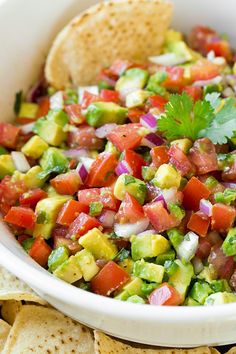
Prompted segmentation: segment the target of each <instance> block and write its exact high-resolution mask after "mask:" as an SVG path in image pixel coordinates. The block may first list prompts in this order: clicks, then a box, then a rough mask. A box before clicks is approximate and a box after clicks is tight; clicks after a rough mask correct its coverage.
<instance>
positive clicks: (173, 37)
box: [165, 29, 183, 46]
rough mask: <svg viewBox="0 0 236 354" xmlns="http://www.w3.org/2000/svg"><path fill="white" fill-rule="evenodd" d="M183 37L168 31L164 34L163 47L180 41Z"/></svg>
mask: <svg viewBox="0 0 236 354" xmlns="http://www.w3.org/2000/svg"><path fill="white" fill-rule="evenodd" d="M182 39H183V35H182V33H181V32H179V31H175V30H173V29H169V30H168V31H167V32H166V34H165V46H167V45H169V44H170V43H172V42H178V41H182Z"/></svg>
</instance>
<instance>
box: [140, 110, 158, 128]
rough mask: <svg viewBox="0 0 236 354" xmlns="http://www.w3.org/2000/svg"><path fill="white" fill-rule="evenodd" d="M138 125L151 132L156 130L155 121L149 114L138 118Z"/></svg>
mask: <svg viewBox="0 0 236 354" xmlns="http://www.w3.org/2000/svg"><path fill="white" fill-rule="evenodd" d="M140 123H141V124H142V125H143V126H144V127H145V128H148V129H149V130H150V131H151V132H155V131H156V130H157V120H156V118H155V117H154V116H153V115H152V114H151V113H150V112H149V113H147V114H144V115H143V116H142V117H141V118H140Z"/></svg>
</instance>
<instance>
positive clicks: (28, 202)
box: [19, 188, 47, 208]
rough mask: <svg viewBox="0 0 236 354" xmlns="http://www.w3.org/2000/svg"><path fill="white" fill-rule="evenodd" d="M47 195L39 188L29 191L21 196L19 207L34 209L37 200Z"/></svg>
mask: <svg viewBox="0 0 236 354" xmlns="http://www.w3.org/2000/svg"><path fill="white" fill-rule="evenodd" d="M46 197H47V193H46V192H45V191H44V190H42V189H41V188H36V189H31V190H29V191H28V192H25V193H23V194H21V196H20V198H19V202H20V204H21V205H24V206H29V207H30V208H34V207H35V205H36V204H37V203H38V201H39V200H41V199H43V198H46Z"/></svg>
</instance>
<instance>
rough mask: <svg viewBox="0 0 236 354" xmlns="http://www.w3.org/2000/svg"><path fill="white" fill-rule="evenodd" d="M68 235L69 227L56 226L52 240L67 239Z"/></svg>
mask: <svg viewBox="0 0 236 354" xmlns="http://www.w3.org/2000/svg"><path fill="white" fill-rule="evenodd" d="M67 234H68V227H67V226H64V225H59V224H56V226H55V227H54V229H53V230H52V238H53V239H54V238H57V237H64V238H65V237H66V235H67Z"/></svg>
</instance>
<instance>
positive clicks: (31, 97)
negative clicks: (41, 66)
mask: <svg viewBox="0 0 236 354" xmlns="http://www.w3.org/2000/svg"><path fill="white" fill-rule="evenodd" d="M44 94H45V85H44V80H39V81H37V82H36V83H35V84H34V85H33V86H32V87H31V88H30V89H29V91H28V92H27V95H26V101H27V102H34V103H37V101H38V99H39V98H40V97H42V96H43V95H44Z"/></svg>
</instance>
